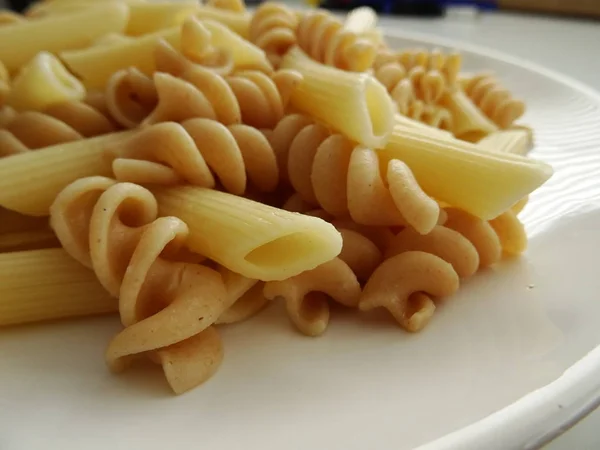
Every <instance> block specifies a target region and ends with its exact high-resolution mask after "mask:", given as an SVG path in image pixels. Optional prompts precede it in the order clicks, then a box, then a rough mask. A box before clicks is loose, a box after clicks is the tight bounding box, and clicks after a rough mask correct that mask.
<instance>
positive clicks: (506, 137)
mask: <svg viewBox="0 0 600 450" xmlns="http://www.w3.org/2000/svg"><path fill="white" fill-rule="evenodd" d="M477 144H478V146H479V147H481V148H485V149H486V150H490V151H493V152H494V151H496V152H507V153H515V154H517V155H526V154H527V153H529V150H531V147H532V146H533V136H532V132H531V130H528V129H526V128H511V129H508V130H500V131H496V132H494V133H491V134H488V135H487V136H486V137H484V138H483V139H482V140H480V141H479V142H478V143H477Z"/></svg>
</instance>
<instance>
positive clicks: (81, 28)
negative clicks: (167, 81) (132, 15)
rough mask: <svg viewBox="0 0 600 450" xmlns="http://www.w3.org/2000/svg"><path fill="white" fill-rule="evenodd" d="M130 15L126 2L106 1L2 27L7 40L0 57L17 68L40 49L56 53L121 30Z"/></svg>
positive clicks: (0, 34)
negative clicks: (67, 12)
mask: <svg viewBox="0 0 600 450" xmlns="http://www.w3.org/2000/svg"><path fill="white" fill-rule="evenodd" d="M128 16H129V11H128V8H127V6H126V5H123V4H119V3H103V4H96V5H94V7H93V8H88V9H84V10H81V11H76V12H73V13H69V14H63V15H57V16H49V17H44V18H41V19H37V20H30V21H25V22H20V23H16V24H13V25H6V26H3V27H0V42H4V43H5V45H2V46H0V61H2V62H3V63H4V65H5V66H6V68H7V69H8V70H9V72H14V71H16V70H17V69H18V68H19V67H20V66H22V65H23V64H25V63H26V62H27V61H29V59H31V58H32V57H34V56H35V55H36V54H37V53H38V52H41V51H44V50H45V51H48V52H51V53H57V52H61V51H65V50H70V49H77V48H83V47H86V46H88V45H90V44H91V43H92V42H93V41H94V40H95V39H97V38H99V37H100V36H102V35H103V34H106V33H119V32H122V31H123V30H124V29H125V26H126V25H127V19H128ZM98 17H101V18H102V19H101V20H98ZM8 43H10V44H8Z"/></svg>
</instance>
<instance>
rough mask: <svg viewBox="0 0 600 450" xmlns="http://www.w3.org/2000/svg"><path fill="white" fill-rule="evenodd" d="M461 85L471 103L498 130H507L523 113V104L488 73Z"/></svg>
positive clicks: (467, 80) (474, 77)
mask: <svg viewBox="0 0 600 450" xmlns="http://www.w3.org/2000/svg"><path fill="white" fill-rule="evenodd" d="M461 84H462V86H463V89H464V91H465V93H466V94H467V96H468V97H469V98H470V99H471V101H472V102H473V103H475V104H476V105H477V106H478V107H479V109H480V110H481V111H482V112H483V113H484V114H485V115H486V116H487V117H488V118H489V119H491V120H492V121H493V122H494V123H495V124H496V125H498V126H499V127H500V128H508V127H509V126H511V125H512V124H513V122H514V121H515V120H517V119H518V118H519V117H521V116H522V115H523V114H524V113H525V103H524V102H523V101H521V100H518V99H515V98H514V97H513V96H512V95H511V93H510V91H509V90H508V89H506V88H505V87H503V86H502V85H501V84H500V82H499V81H498V80H497V79H496V78H495V77H494V76H493V75H491V74H489V73H480V74H476V75H473V76H472V77H469V78H466V79H465V80H463V81H462V83H461Z"/></svg>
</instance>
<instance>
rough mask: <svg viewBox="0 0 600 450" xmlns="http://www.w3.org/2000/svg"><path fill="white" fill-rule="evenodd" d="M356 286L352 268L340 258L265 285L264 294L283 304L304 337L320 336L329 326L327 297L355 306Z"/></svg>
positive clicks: (357, 286) (358, 288)
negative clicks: (280, 300)
mask: <svg viewBox="0 0 600 450" xmlns="http://www.w3.org/2000/svg"><path fill="white" fill-rule="evenodd" d="M360 292H361V290H360V284H359V283H358V280H357V279H356V275H354V272H352V269H351V268H350V267H349V266H348V265H347V264H346V263H345V262H343V261H342V260H341V259H340V258H335V259H333V260H331V261H329V262H326V263H324V264H321V265H320V266H318V267H316V268H315V269H312V270H309V271H306V272H303V273H301V274H300V275H296V276H295V277H292V278H288V279H287V280H283V281H269V282H268V283H265V287H264V295H265V297H266V298H268V299H270V300H273V299H276V298H281V299H283V300H284V301H285V305H286V309H287V312H288V316H289V317H290V319H291V321H292V322H293V323H294V325H296V327H297V328H298V329H299V330H300V331H301V332H302V333H304V334H306V335H307V336H319V335H320V334H323V332H324V331H325V330H326V328H327V325H328V324H329V300H328V299H329V298H332V299H334V300H335V301H336V302H338V303H340V304H342V305H344V306H348V307H356V306H357V304H358V299H359V297H360Z"/></svg>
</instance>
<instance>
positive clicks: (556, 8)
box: [498, 0, 600, 18]
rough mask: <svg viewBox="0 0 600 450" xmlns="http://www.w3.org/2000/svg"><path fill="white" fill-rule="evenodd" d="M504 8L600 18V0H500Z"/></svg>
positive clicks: (499, 3)
mask: <svg viewBox="0 0 600 450" xmlns="http://www.w3.org/2000/svg"><path fill="white" fill-rule="evenodd" d="M498 6H499V7H500V8H502V9H518V10H521V11H529V12H540V13H542V12H543V13H551V14H561V15H572V16H579V17H589V18H594V17H595V18H600V0H554V1H549V0H498Z"/></svg>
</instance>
